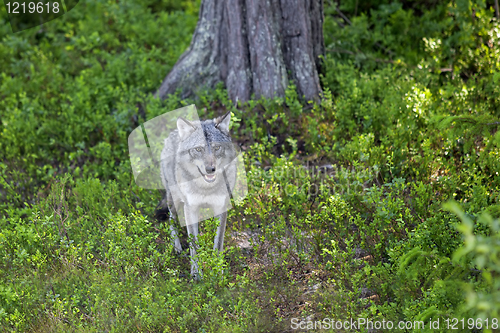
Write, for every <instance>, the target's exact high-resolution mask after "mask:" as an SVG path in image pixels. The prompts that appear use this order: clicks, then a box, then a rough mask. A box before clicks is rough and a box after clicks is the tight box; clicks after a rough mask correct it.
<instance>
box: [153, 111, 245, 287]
mask: <svg viewBox="0 0 500 333" xmlns="http://www.w3.org/2000/svg"><path fill="white" fill-rule="evenodd" d="M230 121H231V113H230V112H228V113H226V114H225V115H223V116H221V117H219V118H215V119H210V120H204V121H200V120H197V121H188V120H186V119H184V118H182V117H179V118H178V119H177V129H176V130H174V131H173V132H171V133H170V135H169V136H168V137H167V138H166V139H165V141H164V146H163V150H162V152H161V160H160V174H161V180H162V183H163V186H164V187H165V190H166V193H165V197H164V198H163V199H162V200H161V201H160V203H159V204H158V206H157V209H156V214H155V215H156V216H157V217H159V216H162V215H163V216H165V215H167V216H168V218H169V219H171V220H173V219H174V218H175V216H178V218H179V220H181V219H182V217H184V222H185V224H186V226H187V231H188V236H189V239H190V244H189V247H190V256H191V275H192V276H193V278H195V279H197V280H199V279H200V278H201V277H202V272H201V270H200V268H199V266H198V261H197V259H196V250H197V238H198V225H199V220H200V209H202V208H209V209H210V210H211V211H212V212H213V215H212V216H215V217H216V218H217V219H218V220H219V225H218V228H217V234H216V236H215V239H214V250H217V251H219V252H222V250H223V246H224V232H225V230H226V221H227V210H228V208H229V206H230V197H231V192H232V190H233V188H234V185H235V183H236V175H237V169H236V157H237V154H236V151H235V149H234V146H233V143H232V140H231V136H230V134H229V125H230ZM182 211H184V216H179V213H180V212H182ZM170 231H171V236H172V240H173V242H174V249H175V250H176V251H177V252H178V253H180V252H182V246H181V243H180V240H179V237H178V234H177V231H176V228H175V227H174V226H173V225H171V226H170Z"/></svg>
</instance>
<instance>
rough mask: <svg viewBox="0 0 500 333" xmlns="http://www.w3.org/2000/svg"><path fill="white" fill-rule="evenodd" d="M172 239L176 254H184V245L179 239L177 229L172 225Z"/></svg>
mask: <svg viewBox="0 0 500 333" xmlns="http://www.w3.org/2000/svg"><path fill="white" fill-rule="evenodd" d="M170 237H171V238H172V242H173V243H174V249H175V252H177V253H181V252H182V245H181V241H180V239H179V235H178V234H177V229H175V227H174V225H173V224H171V225H170Z"/></svg>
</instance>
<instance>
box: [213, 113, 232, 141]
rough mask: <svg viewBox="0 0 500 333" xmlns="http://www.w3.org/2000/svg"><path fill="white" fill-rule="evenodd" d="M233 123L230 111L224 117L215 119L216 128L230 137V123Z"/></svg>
mask: <svg viewBox="0 0 500 333" xmlns="http://www.w3.org/2000/svg"><path fill="white" fill-rule="evenodd" d="M230 122H231V111H228V112H227V113H226V114H225V115H223V116H222V117H219V118H217V119H215V127H216V128H218V129H219V130H220V131H221V132H222V133H224V134H226V135H229V123H230Z"/></svg>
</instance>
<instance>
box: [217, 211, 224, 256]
mask: <svg viewBox="0 0 500 333" xmlns="http://www.w3.org/2000/svg"><path fill="white" fill-rule="evenodd" d="M217 218H218V219H219V227H218V228H217V235H215V239H214V250H217V251H219V253H220V252H222V250H223V249H224V233H225V232H226V221H227V212H224V213H222V214H220V215H217Z"/></svg>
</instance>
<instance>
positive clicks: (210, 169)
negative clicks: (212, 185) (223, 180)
mask: <svg viewBox="0 0 500 333" xmlns="http://www.w3.org/2000/svg"><path fill="white" fill-rule="evenodd" d="M205 171H206V172H207V173H214V172H215V167H214V166H206V167H205Z"/></svg>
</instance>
